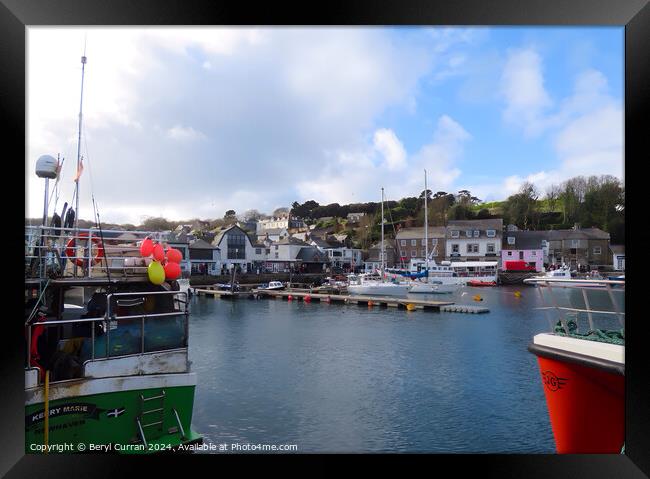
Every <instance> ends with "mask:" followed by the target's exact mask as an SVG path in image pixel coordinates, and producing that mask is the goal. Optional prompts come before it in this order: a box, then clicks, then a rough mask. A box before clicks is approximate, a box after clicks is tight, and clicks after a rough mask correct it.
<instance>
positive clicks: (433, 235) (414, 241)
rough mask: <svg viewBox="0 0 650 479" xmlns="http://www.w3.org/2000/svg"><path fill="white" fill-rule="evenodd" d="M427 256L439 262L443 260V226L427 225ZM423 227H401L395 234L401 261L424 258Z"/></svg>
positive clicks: (444, 231) (444, 244)
mask: <svg viewBox="0 0 650 479" xmlns="http://www.w3.org/2000/svg"><path fill="white" fill-rule="evenodd" d="M427 236H428V238H429V248H428V250H429V258H430V259H433V260H435V261H436V263H440V262H441V261H444V260H445V246H446V243H445V239H446V229H445V227H444V226H429V229H428V231H427ZM424 237H425V234H424V227H423V226H422V227H415V228H401V229H400V230H399V231H398V232H397V235H396V236H395V239H396V245H397V252H398V255H399V257H400V258H401V259H402V261H403V262H405V263H409V261H410V260H411V259H421V260H423V261H424V260H425V259H426V251H427V248H426V244H425V238H424Z"/></svg>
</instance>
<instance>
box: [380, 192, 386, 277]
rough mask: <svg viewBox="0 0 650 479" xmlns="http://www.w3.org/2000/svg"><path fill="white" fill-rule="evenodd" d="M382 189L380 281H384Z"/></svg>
mask: <svg viewBox="0 0 650 479" xmlns="http://www.w3.org/2000/svg"><path fill="white" fill-rule="evenodd" d="M385 254H386V253H384V188H383V187H382V188H381V280H382V281H383V280H384V269H385V266H384V264H385V259H384V256H385Z"/></svg>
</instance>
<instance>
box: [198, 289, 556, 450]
mask: <svg viewBox="0 0 650 479" xmlns="http://www.w3.org/2000/svg"><path fill="white" fill-rule="evenodd" d="M535 289H536V288H534V287H530V286H504V287H499V288H464V289H463V290H461V292H460V293H459V294H457V295H453V296H450V295H437V296H436V297H435V298H432V299H443V298H444V299H446V298H453V299H452V300H453V301H456V302H457V303H465V304H480V305H481V306H486V307H488V308H489V309H490V312H489V313H486V314H462V313H437V312H431V311H405V310H403V309H400V310H395V309H384V308H377V307H374V308H367V307H361V306H356V305H354V306H352V305H340V304H325V303H304V302H298V301H293V302H287V301H283V300H279V299H276V300H274V299H259V300H250V299H239V300H219V299H213V298H211V297H203V296H195V297H194V298H193V299H192V303H191V310H192V315H191V327H190V334H191V336H190V359H191V361H192V369H193V371H195V372H196V373H197V375H198V385H197V388H196V396H195V407H194V417H193V425H194V427H195V429H196V430H197V431H198V432H199V433H201V434H203V435H204V437H205V440H206V442H208V443H213V444H223V443H226V444H232V443H240V444H275V445H280V444H295V445H297V450H298V452H350V453H352V452H431V453H554V452H555V448H554V441H553V435H552V431H551V427H550V423H549V418H548V412H547V408H546V403H545V399H544V392H543V389H542V384H541V382H540V378H539V370H538V366H537V362H536V359H535V356H534V355H532V354H531V353H529V352H528V351H527V346H528V344H529V343H530V341H531V339H532V337H533V335H534V334H536V333H539V332H545V331H548V330H549V322H548V321H547V319H546V318H545V316H544V313H543V312H541V311H536V310H534V309H533V308H535V307H537V306H540V305H541V301H540V299H539V296H538V294H537V292H536V290H535ZM516 291H520V292H521V293H522V294H521V297H517V296H516V295H515V292H516ZM463 293H464V294H463ZM476 294H480V295H481V297H482V298H483V301H482V302H480V303H476V302H475V301H473V296H474V295H476ZM418 298H423V295H418Z"/></svg>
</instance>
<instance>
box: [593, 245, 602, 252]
mask: <svg viewBox="0 0 650 479" xmlns="http://www.w3.org/2000/svg"><path fill="white" fill-rule="evenodd" d="M601 253H602V249H601V248H600V246H594V254H601Z"/></svg>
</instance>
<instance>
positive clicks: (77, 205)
mask: <svg viewBox="0 0 650 479" xmlns="http://www.w3.org/2000/svg"><path fill="white" fill-rule="evenodd" d="M85 67H86V45H85V44H84V54H83V56H82V57H81V100H80V101H79V136H78V138H77V181H76V182H75V183H76V186H75V196H76V203H75V215H74V229H75V235H77V234H78V231H77V230H78V226H79V179H80V174H79V173H80V170H79V168H80V166H81V112H82V108H83V102H84V73H85Z"/></svg>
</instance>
